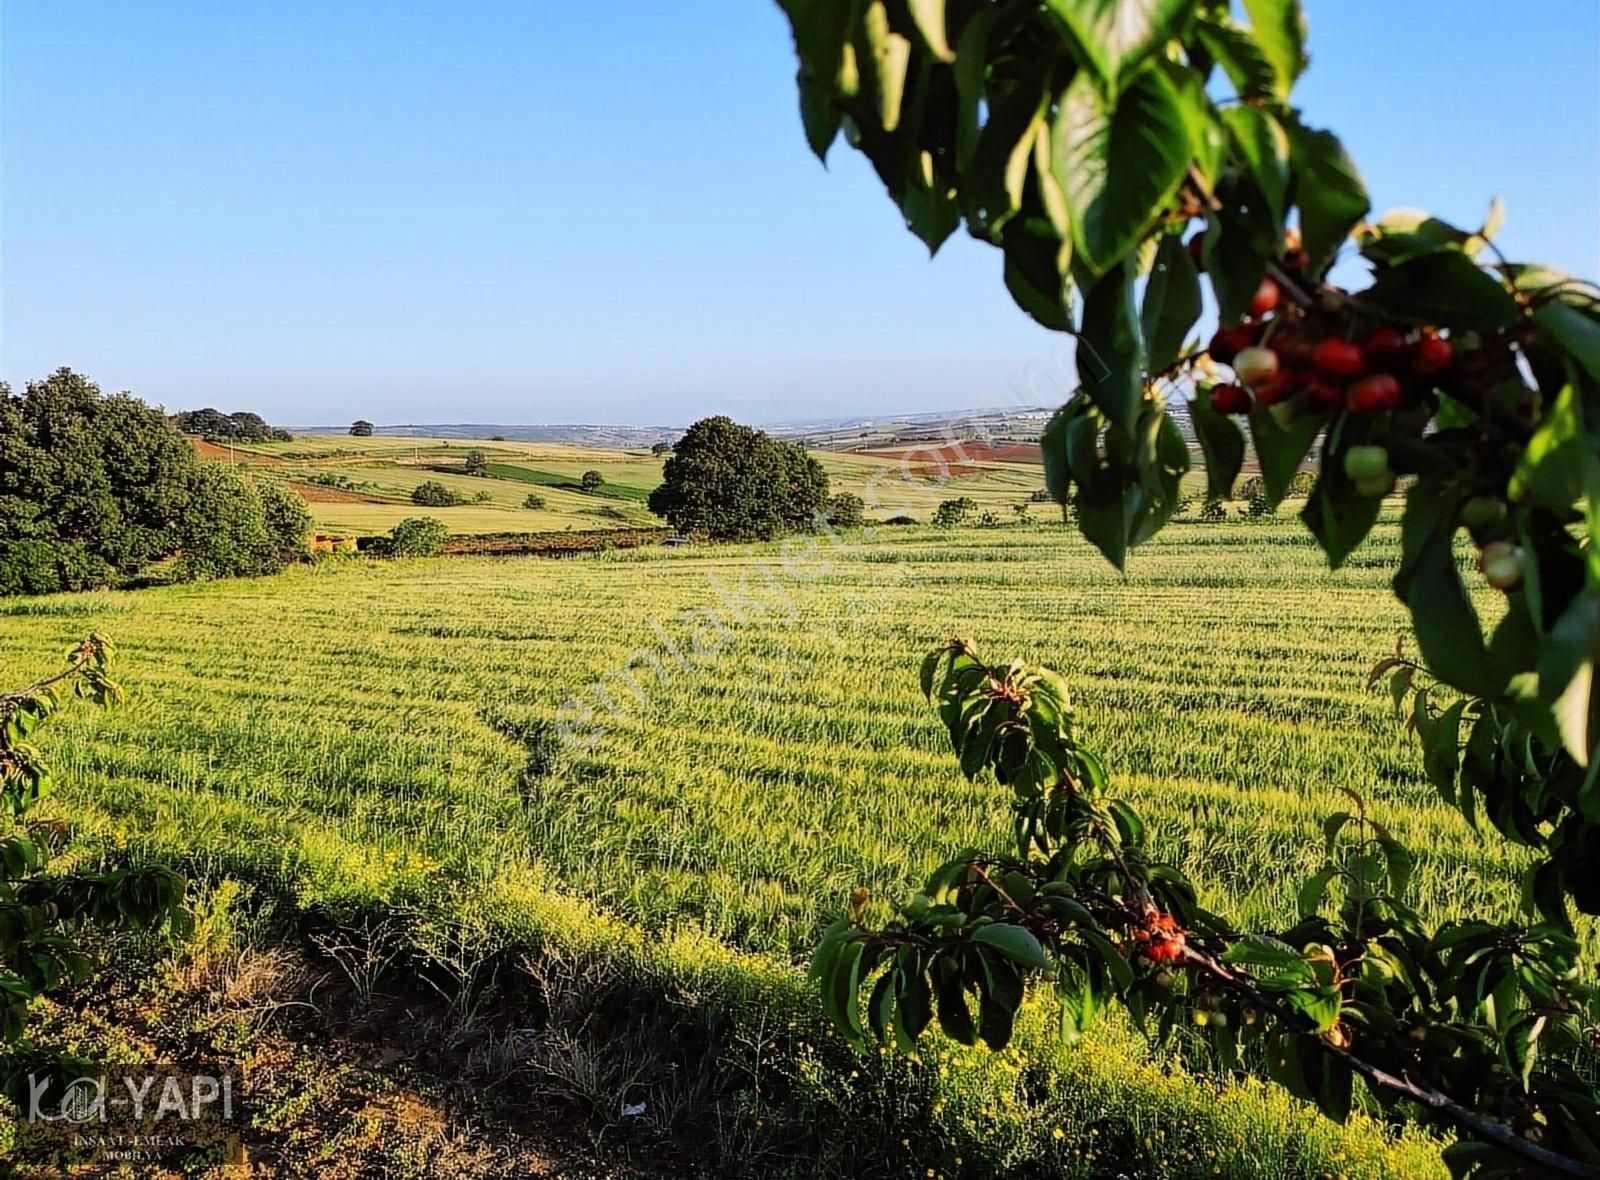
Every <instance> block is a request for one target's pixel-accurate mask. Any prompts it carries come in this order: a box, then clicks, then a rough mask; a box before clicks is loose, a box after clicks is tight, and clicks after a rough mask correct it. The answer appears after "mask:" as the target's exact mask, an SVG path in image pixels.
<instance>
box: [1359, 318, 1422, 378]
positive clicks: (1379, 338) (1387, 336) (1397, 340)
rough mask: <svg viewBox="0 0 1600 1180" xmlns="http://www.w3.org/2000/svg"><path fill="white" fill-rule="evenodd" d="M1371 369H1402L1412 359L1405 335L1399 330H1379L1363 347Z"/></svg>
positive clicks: (1368, 338) (1367, 339) (1362, 349)
mask: <svg viewBox="0 0 1600 1180" xmlns="http://www.w3.org/2000/svg"><path fill="white" fill-rule="evenodd" d="M1361 351H1362V352H1363V353H1364V354H1365V355H1366V358H1367V367H1368V368H1370V369H1400V368H1404V367H1405V365H1406V362H1407V361H1409V360H1410V359H1411V349H1410V347H1409V346H1408V345H1407V344H1406V338H1405V335H1404V333H1402V332H1401V331H1399V329H1397V328H1379V329H1378V330H1377V331H1375V332H1374V333H1372V335H1370V336H1368V337H1367V338H1366V340H1365V341H1364V342H1363V343H1362V345H1361Z"/></svg>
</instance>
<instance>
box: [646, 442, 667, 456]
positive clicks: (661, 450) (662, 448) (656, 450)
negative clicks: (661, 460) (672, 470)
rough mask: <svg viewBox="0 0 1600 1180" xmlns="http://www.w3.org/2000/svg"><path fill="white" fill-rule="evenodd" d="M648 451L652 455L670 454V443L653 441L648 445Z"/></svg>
mask: <svg viewBox="0 0 1600 1180" xmlns="http://www.w3.org/2000/svg"><path fill="white" fill-rule="evenodd" d="M650 453H651V454H652V455H670V454H672V444H671V443H669V442H658V443H655V444H653V445H652V446H651V447H650Z"/></svg>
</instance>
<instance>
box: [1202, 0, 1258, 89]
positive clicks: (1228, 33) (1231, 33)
mask: <svg viewBox="0 0 1600 1180" xmlns="http://www.w3.org/2000/svg"><path fill="white" fill-rule="evenodd" d="M1195 32H1196V33H1197V34H1198V35H1199V38H1200V44H1201V45H1202V46H1203V47H1204V49H1205V51H1206V52H1207V53H1209V54H1210V55H1211V57H1212V58H1213V60H1215V61H1216V63H1217V64H1218V65H1220V66H1221V67H1222V70H1223V72H1224V73H1225V74H1227V75H1228V81H1230V82H1232V83H1233V88H1234V90H1236V91H1237V92H1238V94H1239V97H1240V98H1273V97H1276V95H1277V89H1278V76H1277V71H1276V70H1275V69H1274V68H1273V65H1272V63H1271V62H1270V61H1268V60H1267V55H1266V53H1265V51H1263V50H1262V48H1261V45H1260V43H1259V42H1258V41H1257V40H1256V39H1255V38H1254V37H1253V36H1251V35H1250V31H1249V30H1248V29H1244V28H1241V27H1240V26H1239V25H1237V24H1235V23H1234V22H1233V20H1232V18H1230V17H1228V16H1227V15H1225V14H1219V15H1218V16H1216V17H1211V18H1206V19H1204V20H1201V21H1200V23H1199V24H1198V25H1196V27H1195Z"/></svg>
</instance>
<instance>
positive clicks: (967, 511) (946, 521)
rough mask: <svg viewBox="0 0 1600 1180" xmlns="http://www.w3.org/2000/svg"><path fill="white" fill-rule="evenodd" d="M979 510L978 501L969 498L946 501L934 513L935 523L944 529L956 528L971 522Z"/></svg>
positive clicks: (962, 497) (963, 497)
mask: <svg viewBox="0 0 1600 1180" xmlns="http://www.w3.org/2000/svg"><path fill="white" fill-rule="evenodd" d="M977 510H978V504H977V501H975V500H973V499H971V498H970V497H968V496H961V497H959V498H958V499H955V500H946V501H944V502H943V503H941V504H940V505H939V507H938V508H937V509H936V510H935V511H934V514H933V523H934V524H936V525H938V526H939V527H940V528H943V529H950V528H955V527H956V526H957V525H963V524H966V523H967V522H968V521H970V520H971V519H972V514H973V513H974V512H976V511H977Z"/></svg>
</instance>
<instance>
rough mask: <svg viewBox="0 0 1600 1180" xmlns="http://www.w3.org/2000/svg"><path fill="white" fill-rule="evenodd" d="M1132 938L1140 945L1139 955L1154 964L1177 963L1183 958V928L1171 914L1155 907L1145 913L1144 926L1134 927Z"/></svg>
mask: <svg viewBox="0 0 1600 1180" xmlns="http://www.w3.org/2000/svg"><path fill="white" fill-rule="evenodd" d="M1132 937H1133V941H1134V942H1136V943H1138V944H1139V953H1140V954H1142V955H1143V956H1144V957H1145V958H1147V959H1149V960H1150V961H1151V962H1152V963H1176V962H1177V961H1178V960H1179V959H1181V958H1183V947H1184V941H1185V939H1184V932H1183V927H1181V926H1179V925H1178V921H1177V919H1176V918H1174V917H1173V916H1172V915H1171V914H1166V913H1162V912H1161V911H1160V910H1158V909H1156V908H1154V907H1153V906H1152V907H1151V908H1150V909H1148V910H1146V912H1145V915H1144V925H1142V926H1136V927H1134V929H1133V931H1132Z"/></svg>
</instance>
